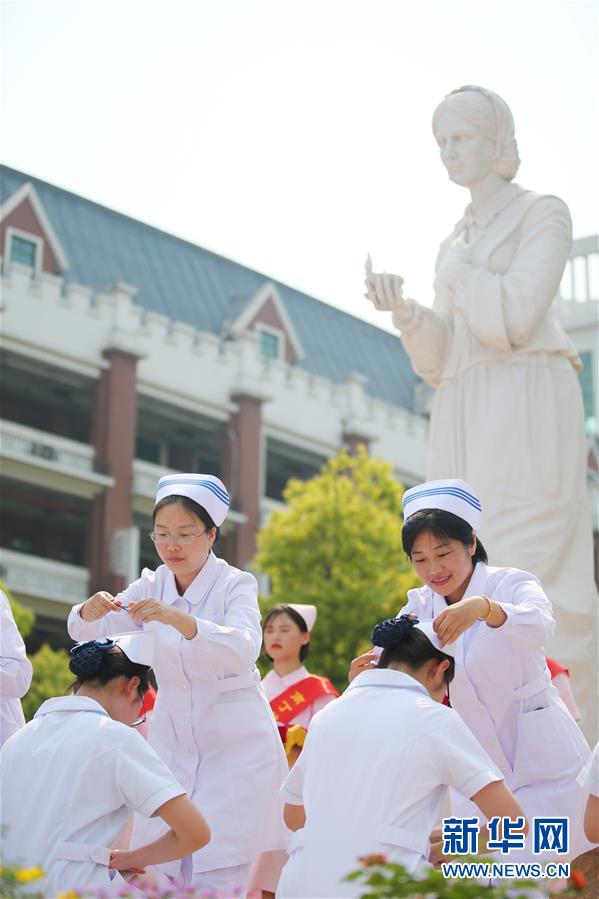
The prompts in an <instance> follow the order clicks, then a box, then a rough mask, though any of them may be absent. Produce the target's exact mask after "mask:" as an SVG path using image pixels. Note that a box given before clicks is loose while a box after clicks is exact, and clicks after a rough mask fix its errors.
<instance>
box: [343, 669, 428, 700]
mask: <svg viewBox="0 0 599 899" xmlns="http://www.w3.org/2000/svg"><path fill="white" fill-rule="evenodd" d="M356 687H403V688H404V689H406V688H407V689H408V690H419V691H420V692H421V693H424V694H425V695H426V696H428V698H429V699H430V698H431V697H430V693H429V692H428V690H427V689H426V687H424V686H423V685H422V684H421V683H420V681H417V680H416V678H414V677H412V676H411V675H410V674H406V672H405V671H396V670H395V669H394V668H373V669H372V671H363V672H362V673H361V674H358V676H357V677H354V679H353V681H352V682H351V684H350V685H349V687H348V688H347V690H353V689H355V688H356ZM347 690H346V691H345V692H346V693H347Z"/></svg>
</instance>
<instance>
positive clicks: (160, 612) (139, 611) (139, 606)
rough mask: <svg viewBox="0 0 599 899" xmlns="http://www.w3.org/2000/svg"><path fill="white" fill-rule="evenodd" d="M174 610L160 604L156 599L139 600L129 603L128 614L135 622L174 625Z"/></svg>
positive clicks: (162, 603)
mask: <svg viewBox="0 0 599 899" xmlns="http://www.w3.org/2000/svg"><path fill="white" fill-rule="evenodd" d="M176 611H177V610H176V609H173V607H172V606H169V605H167V603H165V602H160V600H158V599H140V600H139V602H130V603H129V614H130V615H131V617H132V618H134V619H135V621H138V622H139V623H140V624H144V623H145V622H147V621H160V622H161V623H162V624H174V614H173V613H176Z"/></svg>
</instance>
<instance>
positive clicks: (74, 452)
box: [0, 419, 114, 495]
mask: <svg viewBox="0 0 599 899" xmlns="http://www.w3.org/2000/svg"><path fill="white" fill-rule="evenodd" d="M0 454H1V455H2V457H3V458H4V460H5V461H6V460H10V461H11V462H12V463H16V465H17V466H18V465H22V464H25V465H26V466H29V467H30V466H34V467H35V468H38V469H39V470H40V472H41V473H42V475H41V476H42V477H43V472H49V471H54V472H56V473H57V474H58V476H59V479H60V481H61V486H60V489H64V490H67V491H68V490H69V479H72V478H75V479H76V480H77V482H78V483H79V484H81V483H82V482H84V483H86V484H87V486H86V487H85V488H84V490H85V495H87V494H88V493H89V495H95V494H96V493H98V492H99V491H102V490H104V489H105V488H106V487H110V486H112V485H113V484H114V479H113V478H112V477H110V476H109V475H106V474H100V473H98V472H97V471H95V470H94V468H95V450H94V447H93V446H90V445H89V444H88V443H80V442H79V441H77V440H71V439H70V438H69V437H61V436H59V435H58V434H51V433H49V432H48V431H40V430H37V428H30V427H28V426H27V425H21V424H18V423H17V422H14V421H8V420H7V419H1V420H0ZM7 473H8V472H7ZM11 476H15V477H17V478H18V477H19V473H18V471H17V472H16V473H15V474H14V475H13V474H11ZM75 492H78V493H81V490H78V489H75Z"/></svg>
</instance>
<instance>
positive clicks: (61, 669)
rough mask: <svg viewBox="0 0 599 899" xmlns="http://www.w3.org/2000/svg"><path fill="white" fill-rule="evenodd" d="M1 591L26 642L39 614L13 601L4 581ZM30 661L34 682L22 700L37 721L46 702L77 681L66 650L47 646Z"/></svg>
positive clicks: (25, 707) (26, 709)
mask: <svg viewBox="0 0 599 899" xmlns="http://www.w3.org/2000/svg"><path fill="white" fill-rule="evenodd" d="M0 589H1V590H2V592H3V593H4V594H5V595H6V597H7V599H8V601H9V603H10V607H11V609H12V613H13V616H14V619H15V624H16V625H17V627H18V629H19V633H20V634H21V636H22V637H23V639H25V637H27V636H28V635H29V634H30V633H31V631H32V629H33V625H34V622H35V612H33V611H32V610H31V609H27V608H26V607H25V606H23V605H21V603H20V602H17V600H16V599H13V597H12V596H11V595H10V592H9V590H8V589H7V588H6V585H5V584H4V583H3V582H2V581H0ZM29 658H30V659H31V664H32V665H33V679H32V681H31V686H30V688H29V690H28V692H27V693H26V695H25V696H24V697H23V699H22V700H21V705H22V706H23V712H24V714H25V718H26V719H27V720H28V721H29V719H30V718H33V716H34V715H35V713H36V712H37V710H38V708H39V707H40V705H41V704H42V702H44V701H45V700H46V699H50V697H51V696H61V695H63V694H64V693H66V691H67V688H68V687H69V684H71V683H72V682H73V680H74V678H73V675H72V674H71V672H70V671H69V654H68V652H67V651H66V650H64V649H52V648H51V647H50V646H48V645H47V644H46V643H44V645H43V646H42V647H41V648H40V649H39V650H38V651H37V652H36V653H35V655H31V656H29Z"/></svg>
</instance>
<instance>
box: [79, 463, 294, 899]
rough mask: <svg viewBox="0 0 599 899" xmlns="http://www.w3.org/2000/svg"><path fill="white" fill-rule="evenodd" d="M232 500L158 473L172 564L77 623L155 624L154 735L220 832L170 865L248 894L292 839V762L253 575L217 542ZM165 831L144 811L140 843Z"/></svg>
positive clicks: (83, 613)
mask: <svg viewBox="0 0 599 899" xmlns="http://www.w3.org/2000/svg"><path fill="white" fill-rule="evenodd" d="M228 510H229V497H228V494H227V492H226V490H225V487H224V485H223V484H222V482H221V481H220V480H219V479H218V478H216V477H214V476H212V475H198V474H180V475H166V476H165V477H163V478H161V479H160V481H159V483H158V491H157V494H156V505H155V508H154V531H153V532H152V534H151V536H152V539H153V540H154V542H155V544H156V550H157V552H158V555H159V556H160V558H161V560H162V561H163V563H164V564H163V565H160V566H159V567H158V568H157V569H156V571H150V570H149V569H144V571H143V572H142V575H141V577H140V579H139V580H137V581H135V582H134V583H133V584H131V585H130V586H129V587H127V588H126V589H125V590H124V591H123V592H122V593H121V594H119V596H118V597H116V599H113V597H112V596H110V594H108V593H104V592H101V593H96V594H95V595H94V596H92V597H91V599H89V600H88V601H87V602H86V603H84V604H83V605H78V606H75V607H74V608H73V609H72V611H71V614H70V615H69V621H68V628H69V633H70V634H71V636H72V637H73V638H74V639H82V638H90V637H100V636H103V635H105V634H108V633H111V632H112V633H115V632H118V631H122V630H125V629H127V628H129V629H130V628H131V627H132V626H133V627H135V626H137V627H138V628H139V629H143V630H149V631H152V632H153V633H154V635H155V638H156V652H155V662H154V671H155V673H156V680H157V682H158V698H157V700H156V705H155V706H154V711H153V714H152V721H151V723H150V728H149V735H148V739H149V742H150V745H151V746H153V747H154V749H155V750H156V751H157V752H158V754H159V756H160V757H161V758H162V759H163V761H164V762H166V764H167V765H168V767H169V768H170V769H171V771H172V772H173V773H174V775H175V777H176V778H177V780H178V781H179V782H180V783H181V784H182V785H183V787H184V788H185V790H186V791H187V793H188V794H189V795H190V796H191V798H192V800H193V801H194V802H195V803H196V804H197V805H198V807H200V808H201V809H202V811H203V813H204V814H205V815H206V818H207V820H208V821H209V824H210V829H211V831H212V839H211V842H210V844H209V845H208V846H207V847H206V848H205V849H202V850H201V851H200V852H197V853H195V854H194V856H193V859H191V858H190V859H186V860H185V861H184V863H183V864H182V865H180V864H178V863H176V864H172V865H165V866H163V867H162V869H161V870H162V872H163V873H165V874H168V875H178V876H182V877H183V878H184V880H185V881H186V882H188V883H193V885H194V886H196V887H197V888H200V889H206V890H215V891H221V892H224V893H226V892H227V890H229V891H231V890H233V889H234V888H235V887H241V889H242V892H244V891H245V889H246V887H247V881H248V876H249V868H250V864H251V862H252V861H253V860H254V859H255V858H257V856H258V855H259V854H260V853H261V852H263V851H266V850H270V849H279V848H283V847H284V845H285V829H284V825H283V821H282V817H281V811H280V805H279V803H278V798H277V794H278V790H279V787H280V785H281V784H282V782H283V780H284V779H285V777H286V775H287V771H288V769H287V762H286V759H285V753H284V751H283V747H282V744H281V740H280V739H279V735H278V733H277V727H276V724H275V721H274V717H273V715H272V712H271V710H270V708H269V706H268V702H267V701H266V697H265V696H264V693H263V691H262V689H261V687H260V675H259V673H258V670H257V668H256V665H255V662H256V659H257V658H258V655H259V653H260V646H261V642H262V633H261V629H260V612H259V610H258V600H257V593H258V591H257V585H256V580H255V578H254V577H253V576H252V575H251V574H248V573H246V572H244V571H239V570H238V569H237V568H233V567H231V566H230V565H228V564H227V562H225V561H224V560H223V559H219V558H217V556H215V555H214V553H213V551H212V547H213V544H214V541H215V540H216V538H217V530H218V527H219V526H220V525H221V524H222V523H223V521H224V519H225V517H226V514H227V512H228ZM121 606H126V609H127V610H126V611H122V610H120V607H121ZM162 829H163V828H162V825H161V822H160V821H146V820H142V819H137V820H136V822H135V824H134V827H133V836H132V846H136V845H139V843H140V842H145V841H146V840H147V839H149V838H150V837H151V836H156V835H158V834H159V833H161V831H162Z"/></svg>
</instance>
